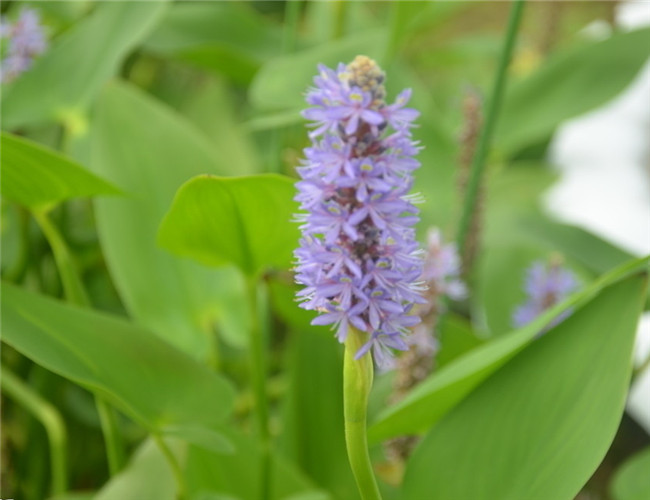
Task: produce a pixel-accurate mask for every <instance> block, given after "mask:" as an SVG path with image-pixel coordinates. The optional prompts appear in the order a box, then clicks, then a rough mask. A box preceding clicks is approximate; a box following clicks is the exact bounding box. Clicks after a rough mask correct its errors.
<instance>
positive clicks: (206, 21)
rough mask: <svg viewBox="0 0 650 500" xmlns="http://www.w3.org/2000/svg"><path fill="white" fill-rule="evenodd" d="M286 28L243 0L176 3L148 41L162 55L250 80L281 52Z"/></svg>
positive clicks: (241, 81) (146, 45)
mask: <svg viewBox="0 0 650 500" xmlns="http://www.w3.org/2000/svg"><path fill="white" fill-rule="evenodd" d="M280 40H281V31H280V29H279V28H278V27H277V26H276V25H274V24H273V23H270V22H269V21H268V20H267V19H266V18H265V17H264V16H262V15H260V14H259V13H258V12H257V11H256V10H255V9H253V8H251V6H249V5H246V4H241V3H238V2H209V3H203V4H202V3H176V4H174V5H173V6H172V7H171V8H170V9H169V11H168V12H167V13H166V15H165V17H164V18H163V19H162V20H161V22H160V23H159V25H158V26H157V28H156V29H155V31H154V32H153V33H152V34H151V36H150V37H149V38H148V40H147V41H146V43H145V48H146V49H148V50H151V51H153V52H156V53H158V54H162V55H166V56H172V57H175V58H177V59H179V60H182V61H187V62H190V63H194V64H196V65H198V66H200V67H203V68H206V69H209V70H212V71H214V72H216V73H219V74H225V75H227V76H229V77H231V78H232V79H233V80H235V81H237V82H240V83H248V82H249V81H250V80H251V78H252V77H253V75H254V74H255V72H256V71H257V69H258V68H259V67H260V66H261V64H262V62H263V61H264V60H265V59H268V58H269V57H270V56H272V55H275V54H277V53H278V51H279V47H280Z"/></svg>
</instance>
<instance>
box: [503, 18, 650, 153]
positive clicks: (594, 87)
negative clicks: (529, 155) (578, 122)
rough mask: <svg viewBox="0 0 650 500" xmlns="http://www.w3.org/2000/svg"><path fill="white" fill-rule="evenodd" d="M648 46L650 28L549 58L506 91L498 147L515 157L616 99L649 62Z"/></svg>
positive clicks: (614, 36)
mask: <svg viewBox="0 0 650 500" xmlns="http://www.w3.org/2000/svg"><path fill="white" fill-rule="evenodd" d="M649 46H650V28H643V29H640V30H635V31H631V32H628V33H619V34H614V35H612V36H611V37H610V38H608V39H606V40H603V41H600V42H595V43H589V44H581V45H578V46H576V47H574V48H572V49H569V50H567V51H565V52H561V53H558V54H557V55H556V56H553V57H551V58H550V59H549V60H548V61H546V62H545V63H544V64H543V65H542V66H541V67H540V68H539V69H538V70H537V71H536V72H534V73H533V74H531V75H530V76H528V77H527V78H525V79H524V80H522V81H520V82H515V83H513V84H512V85H511V87H510V89H509V90H508V91H507V93H506V96H505V99H504V104H503V109H502V110H501V116H500V118H499V126H498V129H497V135H496V138H495V142H496V143H497V145H498V146H499V147H501V148H503V149H505V150H506V151H510V152H514V151H515V150H516V149H517V148H520V147H523V146H526V145H528V144H531V143H534V142H536V141H540V140H543V139H545V138H546V137H548V136H549V135H550V134H551V132H552V131H553V129H554V128H555V127H557V126H558V125H559V124H560V122H562V121H564V120H567V119H569V118H573V117H575V116H578V115H581V114H583V113H586V112H587V111H589V110H591V109H594V108H596V107H597V106H599V105H601V104H604V103H605V102H607V101H608V100H610V99H612V98H614V97H615V96H616V95H618V94H619V93H620V92H621V91H622V90H623V89H624V88H625V87H626V86H627V85H629V84H630V83H631V82H632V79H633V78H634V76H635V75H636V74H637V73H638V71H639V70H640V69H641V66H642V65H643V64H644V63H645V62H646V61H647V59H648V47H649Z"/></svg>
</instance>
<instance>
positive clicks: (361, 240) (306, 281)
mask: <svg viewBox="0 0 650 500" xmlns="http://www.w3.org/2000/svg"><path fill="white" fill-rule="evenodd" d="M319 71H320V73H319V75H318V76H317V77H316V78H314V83H315V87H314V88H312V89H310V91H309V93H308V94H307V102H308V103H309V104H310V105H311V107H310V108H309V109H307V110H305V111H304V112H303V116H304V117H305V118H307V119H309V120H311V121H312V122H313V123H312V125H313V127H314V130H313V131H312V132H311V133H310V134H309V136H310V138H311V141H312V144H311V146H310V147H308V148H306V149H305V157H306V161H304V162H303V165H302V166H300V167H298V169H297V170H298V174H299V175H300V177H301V180H300V181H299V182H298V183H297V184H296V186H297V188H298V190H299V194H298V195H297V196H296V200H297V201H299V202H300V203H301V206H300V208H301V209H302V210H304V211H305V212H306V213H303V214H300V215H298V216H297V217H298V219H299V221H300V222H302V223H303V224H302V225H301V227H300V229H301V231H302V239H301V241H300V248H298V249H297V250H296V252H295V256H296V258H297V268H296V281H297V282H298V283H300V284H302V285H305V287H306V288H305V289H303V290H302V291H301V292H300V293H299V298H300V299H301V300H302V301H303V302H302V304H301V307H303V308H305V309H312V310H317V311H319V312H320V313H321V315H320V316H318V317H317V318H315V319H314V321H313V322H312V324H316V325H327V324H333V325H334V328H335V329H336V337H337V338H338V340H339V341H340V342H344V341H345V339H346V337H347V334H348V329H349V328H350V327H354V328H356V329H358V330H360V331H362V332H366V333H367V334H368V341H367V342H366V343H365V344H364V345H363V347H361V349H359V351H358V352H357V354H356V357H357V359H358V358H359V357H361V356H363V355H364V354H366V353H367V352H368V351H370V350H372V352H373V357H374V359H375V362H376V363H377V364H378V365H379V366H382V365H383V366H385V365H387V364H389V363H390V360H391V358H392V349H398V350H406V349H408V344H407V343H406V341H405V338H406V336H407V334H408V333H409V329H410V327H412V326H414V325H415V324H416V323H417V322H418V321H419V318H418V317H417V316H415V315H413V314H412V311H411V309H412V306H413V304H414V303H416V302H424V299H423V298H422V297H421V294H420V293H421V291H422V290H423V287H422V286H421V278H420V275H421V273H422V259H421V257H420V253H421V251H420V250H419V248H418V244H417V242H416V241H415V231H414V229H413V225H414V224H415V223H416V222H417V221H418V217H417V214H418V210H417V208H416V207H415V206H414V204H413V202H414V201H415V200H414V199H413V198H412V197H410V196H409V195H408V193H409V191H410V189H411V186H412V184H413V178H412V175H411V173H412V171H413V170H415V169H417V168H418V167H419V166H420V163H419V162H418V161H417V160H415V159H414V158H413V156H414V155H415V154H417V152H418V151H419V148H418V146H417V143H415V142H414V141H413V140H412V138H411V133H410V128H411V127H412V122H413V120H414V119H415V118H417V116H418V114H419V113H418V112H417V111H415V110H413V109H409V108H405V107H404V106H405V105H406V103H407V101H408V98H409V96H410V91H404V92H402V93H401V94H400V95H399V96H398V98H397V102H396V103H395V104H391V105H387V104H386V103H385V100H384V99H385V94H386V93H385V90H384V85H383V82H384V78H385V75H384V73H383V71H382V70H381V69H380V68H379V66H377V64H376V63H375V62H374V61H373V60H371V59H369V58H367V57H365V56H357V57H356V58H355V60H354V61H353V62H352V63H350V64H349V65H347V66H346V65H344V64H339V65H338V67H337V68H336V71H335V70H332V69H330V68H327V67H325V66H323V65H320V66H319ZM388 126H390V127H392V129H393V131H392V133H389V132H387V129H388Z"/></svg>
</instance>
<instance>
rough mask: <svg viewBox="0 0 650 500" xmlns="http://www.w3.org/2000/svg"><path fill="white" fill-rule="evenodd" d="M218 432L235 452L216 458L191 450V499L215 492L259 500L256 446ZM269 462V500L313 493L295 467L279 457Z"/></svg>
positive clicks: (228, 430)
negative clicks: (198, 495)
mask: <svg viewBox="0 0 650 500" xmlns="http://www.w3.org/2000/svg"><path fill="white" fill-rule="evenodd" d="M219 430H220V431H221V432H222V433H223V434H224V435H225V436H226V438H227V439H228V440H229V441H230V442H231V443H233V444H234V446H235V452H234V453H233V454H229V455H224V454H216V453H212V452H210V451H208V450H206V449H205V448H199V447H196V446H190V447H189V449H188V455H187V460H186V462H185V471H186V478H187V483H188V489H189V492H190V495H197V494H199V493H208V492H218V493H219V494H222V495H224V496H228V495H230V496H232V497H234V498H237V499H239V500H258V499H259V498H260V484H261V476H260V469H259V467H257V466H256V464H259V463H260V459H261V454H260V453H261V451H260V446H259V444H258V443H257V442H255V441H254V440H253V439H251V438H250V437H249V436H246V435H244V434H242V433H241V432H239V431H236V430H233V429H231V428H226V427H222V428H220V429H219ZM270 462H271V464H270V474H271V478H270V485H271V487H270V491H268V492H266V493H267V494H268V498H269V500H286V499H288V498H292V495H300V494H306V493H313V492H314V490H315V489H316V488H315V487H314V485H313V483H312V482H311V481H310V480H309V479H307V478H306V477H305V476H304V475H302V474H301V473H300V472H299V471H298V470H297V468H296V467H295V465H294V464H292V463H291V462H289V461H287V460H286V459H284V458H283V457H282V456H281V455H280V454H278V453H272V454H271V460H270ZM322 495H323V496H324V498H325V499H328V498H330V496H329V495H327V494H325V493H323V494H322Z"/></svg>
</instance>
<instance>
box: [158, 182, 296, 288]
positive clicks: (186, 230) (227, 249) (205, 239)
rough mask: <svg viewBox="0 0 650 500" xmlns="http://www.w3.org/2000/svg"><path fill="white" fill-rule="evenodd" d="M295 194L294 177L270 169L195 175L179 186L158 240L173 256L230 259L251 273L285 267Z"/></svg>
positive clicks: (216, 262) (217, 262)
mask: <svg viewBox="0 0 650 500" xmlns="http://www.w3.org/2000/svg"><path fill="white" fill-rule="evenodd" d="M294 195H295V187H294V183H293V181H292V180H291V179H289V178H288V177H283V176H280V175H275V174H264V175H255V176H250V177H234V178H228V177H215V176H209V175H203V176H199V177H196V178H194V179H192V180H190V181H188V182H187V183H185V184H184V185H183V186H182V187H181V188H180V189H179V190H178V193H177V194H176V198H174V203H173V204H172V207H171V209H170V210H169V212H168V213H167V215H166V216H165V219H164V220H163V222H162V224H161V226H160V232H159V236H158V241H159V243H160V245H161V246H163V247H164V248H166V249H168V250H169V251H171V252H173V253H175V254H177V255H181V256H185V257H192V258H193V259H195V260H197V261H199V262H201V263H202V264H206V265H209V266H221V265H224V264H234V265H236V266H237V267H239V268H240V269H241V270H242V271H243V272H244V273H246V274H247V275H251V276H252V275H255V274H257V273H259V272H260V271H262V270H264V269H266V268H280V269H286V268H288V267H289V265H290V263H291V258H292V257H291V256H292V251H293V249H294V248H296V246H297V244H298V237H299V234H298V225H297V224H296V223H293V222H291V218H292V217H293V214H295V213H296V212H297V210H298V206H297V204H296V203H295V202H294V201H293V197H294Z"/></svg>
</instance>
